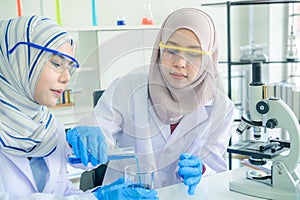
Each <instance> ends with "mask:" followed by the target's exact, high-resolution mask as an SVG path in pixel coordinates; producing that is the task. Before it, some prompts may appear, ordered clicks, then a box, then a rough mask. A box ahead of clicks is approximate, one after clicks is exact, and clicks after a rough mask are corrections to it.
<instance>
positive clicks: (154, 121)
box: [84, 74, 234, 188]
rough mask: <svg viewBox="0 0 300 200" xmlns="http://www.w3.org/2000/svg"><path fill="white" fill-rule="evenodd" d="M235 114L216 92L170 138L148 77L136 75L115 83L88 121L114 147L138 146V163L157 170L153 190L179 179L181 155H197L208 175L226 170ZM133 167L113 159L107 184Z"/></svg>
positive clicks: (186, 117) (219, 93)
mask: <svg viewBox="0 0 300 200" xmlns="http://www.w3.org/2000/svg"><path fill="white" fill-rule="evenodd" d="M233 113H234V105H233V103H232V102H231V101H230V100H229V98H228V97H227V96H226V95H224V94H223V93H222V92H221V91H219V90H217V91H216V96H215V98H214V99H213V100H212V101H210V102H208V103H207V104H206V105H205V106H203V107H201V108H199V109H198V110H196V111H194V112H193V113H190V114H188V115H186V116H184V117H183V119H182V120H181V122H180V123H179V125H178V126H177V127H176V129H175V130H174V132H173V133H172V134H171V132H170V125H166V124H163V123H162V122H161V121H160V120H159V119H158V117H157V116H156V114H155V112H154V110H153V109H152V108H151V103H150V100H149V97H148V88H147V75H142V74H132V75H129V76H126V77H123V78H120V79H118V80H116V81H114V82H113V83H112V84H111V86H110V87H109V88H108V89H107V90H106V91H105V93H104V94H103V96H102V97H101V99H100V101H98V104H97V106H96V107H95V109H94V113H93V115H92V116H91V118H87V119H86V120H88V121H89V124H91V123H92V122H93V123H97V125H99V126H100V128H101V129H102V131H103V133H104V134H105V136H106V138H107V141H108V144H109V147H110V148H112V147H113V146H114V145H117V146H118V147H131V146H134V147H135V151H136V153H137V156H138V159H139V164H141V165H143V164H146V165H149V166H150V167H152V168H154V170H155V175H154V187H155V188H160V187H163V186H167V185H171V184H175V183H178V182H179V181H180V180H179V179H178V177H177V170H178V166H177V163H178V158H179V155H180V154H181V153H190V154H193V155H196V156H199V158H201V159H202V161H203V163H204V164H205V165H206V167H207V169H208V170H207V173H209V172H208V171H210V170H212V171H213V172H221V171H225V170H226V169H227V165H226V162H225V160H224V153H225V151H226V148H227V146H228V143H229V139H230V136H231V130H232V123H233ZM93 120H94V121H93ZM84 121H85V120H84ZM85 122H86V123H87V121H85ZM94 125H95V124H94ZM130 163H131V164H135V160H134V159H127V160H118V161H110V162H109V167H108V169H107V171H106V174H105V178H104V184H108V183H111V182H112V181H113V180H115V179H117V178H118V177H120V176H124V172H123V169H124V167H125V166H126V165H128V164H130Z"/></svg>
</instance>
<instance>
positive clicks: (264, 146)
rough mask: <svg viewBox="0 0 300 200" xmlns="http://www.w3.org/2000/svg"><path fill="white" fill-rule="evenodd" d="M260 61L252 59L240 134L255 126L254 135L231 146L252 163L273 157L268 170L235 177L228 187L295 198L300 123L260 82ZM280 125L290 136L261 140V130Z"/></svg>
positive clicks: (283, 197) (285, 199)
mask: <svg viewBox="0 0 300 200" xmlns="http://www.w3.org/2000/svg"><path fill="white" fill-rule="evenodd" d="M261 64H262V63H260V62H257V63H252V82H251V83H250V84H249V113H248V114H247V115H244V116H243V117H242V118H241V122H240V124H239V126H238V128H237V130H236V132H237V133H238V134H242V133H244V131H246V130H248V131H247V132H251V131H249V130H250V128H253V131H252V132H253V134H254V139H253V140H245V141H242V142H241V143H239V144H235V145H232V146H230V147H228V149H227V151H228V152H229V153H236V154H241V155H247V156H249V162H250V163H251V164H252V165H253V166H258V165H264V164H265V163H266V161H267V160H269V161H271V167H270V170H269V172H266V171H261V170H259V169H260V168H257V169H254V170H251V171H247V172H246V175H245V176H243V175H242V176H239V177H237V176H236V177H235V175H234V174H233V175H232V177H233V178H232V181H231V182H230V183H229V189H230V190H232V191H235V192H239V193H243V194H246V195H250V196H255V197H260V198H265V199H284V200H288V199H296V184H297V180H298V179H299V177H298V175H297V174H296V172H295V169H296V167H297V165H298V163H299V161H300V126H299V122H298V119H297V117H296V116H295V114H294V113H293V111H292V110H291V109H290V108H289V106H288V105H287V104H286V103H285V102H284V101H282V100H281V99H278V98H274V97H267V87H266V86H265V85H264V84H263V83H262V82H261ZM275 128H281V129H283V130H285V131H287V132H288V134H289V140H280V139H268V140H267V141H260V137H261V131H262V130H263V131H264V132H265V133H266V132H267V130H268V129H275Z"/></svg>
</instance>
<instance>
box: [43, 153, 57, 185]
mask: <svg viewBox="0 0 300 200" xmlns="http://www.w3.org/2000/svg"><path fill="white" fill-rule="evenodd" d="M55 153H57V152H53V154H55ZM53 158H57V157H55V156H53V155H52V154H51V155H49V156H47V157H45V162H46V165H47V167H48V172H49V173H48V174H49V175H48V177H47V178H46V183H45V188H44V191H49V189H50V188H53V183H56V180H57V179H58V176H59V174H60V173H59V170H60V161H59V160H55V159H53ZM50 169H51V170H50Z"/></svg>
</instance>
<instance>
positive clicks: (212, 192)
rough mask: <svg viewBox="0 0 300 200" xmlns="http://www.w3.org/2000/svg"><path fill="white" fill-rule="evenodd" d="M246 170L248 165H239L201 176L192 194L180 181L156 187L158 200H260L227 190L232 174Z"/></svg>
mask: <svg viewBox="0 0 300 200" xmlns="http://www.w3.org/2000/svg"><path fill="white" fill-rule="evenodd" d="M247 170H249V168H248V167H241V168H238V169H233V170H230V171H226V172H222V173H217V174H213V175H210V176H206V177H202V180H201V182H200V183H199V184H198V187H197V189H196V193H195V195H193V196H190V195H188V194H187V186H185V185H184V184H182V183H180V184H175V185H171V186H168V187H164V188H160V189H157V192H158V196H159V198H160V200H170V199H172V200H177V199H178V200H185V199H190V200H194V199H195V200H196V199H197V200H199V199H202V200H217V199H222V200H227V199H228V200H229V199H230V200H235V199H236V200H241V199H242V200H254V199H256V200H262V199H261V198H258V197H253V196H247V195H244V194H240V193H237V192H234V191H230V190H229V182H230V181H231V180H232V177H233V175H234V176H245V173H246V171H247Z"/></svg>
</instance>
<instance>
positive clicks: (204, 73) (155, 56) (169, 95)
mask: <svg viewBox="0 0 300 200" xmlns="http://www.w3.org/2000/svg"><path fill="white" fill-rule="evenodd" d="M183 28H184V29H188V30H191V31H193V32H194V34H195V35H196V36H197V37H198V39H199V41H200V42H201V46H202V50H203V51H206V52H211V53H212V54H211V55H206V56H204V57H203V59H202V64H201V67H200V71H199V74H198V76H197V78H196V80H195V81H194V82H193V83H192V84H190V85H188V86H187V87H185V88H181V89H176V88H173V87H172V86H171V85H170V84H169V83H168V82H167V81H166V80H165V78H164V77H163V75H162V73H161V69H160V68H161V67H163V66H162V65H161V59H160V50H159V43H160V42H161V41H162V42H163V43H166V42H167V41H168V39H169V38H170V37H171V35H172V34H173V33H174V32H175V31H177V30H178V29H183ZM217 57H218V45H217V40H216V30H215V26H214V23H213V21H212V19H211V17H210V16H209V15H208V14H207V13H205V12H203V11H201V10H198V9H196V8H183V9H179V10H176V11H174V12H173V13H171V14H170V15H169V16H168V17H167V18H166V20H165V21H164V22H163V24H162V26H161V29H160V32H159V33H158V36H157V38H156V41H155V44H154V50H153V53H152V58H151V64H150V70H149V94H150V99H151V102H152V104H153V108H154V110H155V112H156V114H157V115H158V117H159V118H160V120H161V121H162V122H164V123H167V124H172V123H176V122H178V119H180V118H181V117H182V116H183V115H185V114H188V113H191V112H193V111H195V110H196V109H198V108H199V107H201V106H203V105H204V104H206V103H207V102H208V101H209V100H211V99H212V98H213V97H214V95H215V79H216V78H217V74H218V73H217V64H218V61H217Z"/></svg>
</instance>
